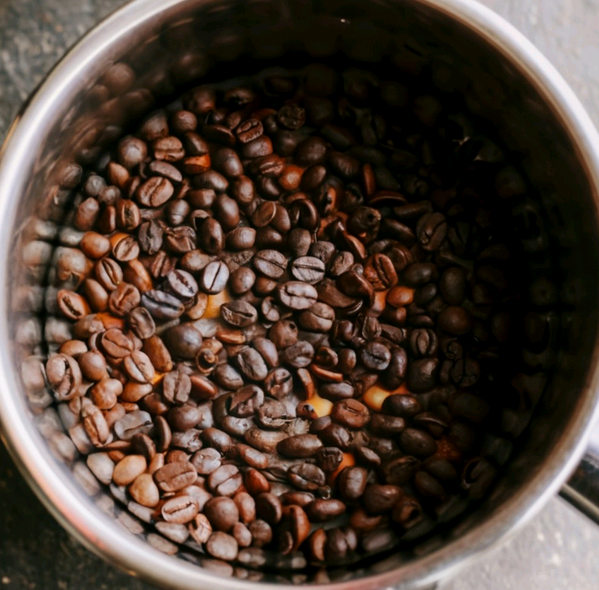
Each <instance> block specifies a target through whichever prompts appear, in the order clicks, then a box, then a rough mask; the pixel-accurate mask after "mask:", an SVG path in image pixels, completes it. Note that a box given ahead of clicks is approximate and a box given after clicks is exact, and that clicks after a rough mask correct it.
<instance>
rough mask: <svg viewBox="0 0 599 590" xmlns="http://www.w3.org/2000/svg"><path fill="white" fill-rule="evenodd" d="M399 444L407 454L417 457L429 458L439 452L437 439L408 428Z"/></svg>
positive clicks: (421, 431) (400, 438)
mask: <svg viewBox="0 0 599 590" xmlns="http://www.w3.org/2000/svg"><path fill="white" fill-rule="evenodd" d="M399 442H400V444H401V447H402V449H403V450H404V451H405V452H406V453H408V454H409V455H414V456H416V457H428V456H429V455H432V454H433V453H434V452H435V451H436V450H437V443H436V442H435V439H434V438H433V437H432V436H431V435H430V434H428V433H427V432H424V431H423V430H417V429H415V428H406V430H404V431H403V432H402V433H401V435H400V437H399Z"/></svg>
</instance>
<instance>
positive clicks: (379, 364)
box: [359, 342, 391, 371]
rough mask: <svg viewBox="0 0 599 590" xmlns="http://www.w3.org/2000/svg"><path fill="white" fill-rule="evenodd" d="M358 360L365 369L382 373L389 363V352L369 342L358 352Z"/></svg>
mask: <svg viewBox="0 0 599 590" xmlns="http://www.w3.org/2000/svg"><path fill="white" fill-rule="evenodd" d="M359 358H360V361H361V362H362V364H363V365H364V366H365V367H366V368H367V369H372V370H375V371H384V370H385V369H386V368H387V367H388V366H389V363H390V362H391V351H390V350H389V349H388V348H387V347H386V346H385V345H384V344H381V343H379V342H369V343H368V344H366V345H365V346H364V347H362V348H361V349H360V351H359Z"/></svg>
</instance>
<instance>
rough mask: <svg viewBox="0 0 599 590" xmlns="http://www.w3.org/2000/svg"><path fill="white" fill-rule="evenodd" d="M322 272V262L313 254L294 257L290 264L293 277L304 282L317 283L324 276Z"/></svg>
mask: <svg viewBox="0 0 599 590" xmlns="http://www.w3.org/2000/svg"><path fill="white" fill-rule="evenodd" d="M324 272H325V265H324V262H323V261H322V260H320V259H319V258H315V257H314V256H301V257H300V258H296V259H295V260H294V261H293V263H292V265H291V274H292V275H293V277H294V278H295V279H297V280H298V281H303V282H304V283H310V284H314V283H318V282H319V281H321V280H322V278H323V277H324Z"/></svg>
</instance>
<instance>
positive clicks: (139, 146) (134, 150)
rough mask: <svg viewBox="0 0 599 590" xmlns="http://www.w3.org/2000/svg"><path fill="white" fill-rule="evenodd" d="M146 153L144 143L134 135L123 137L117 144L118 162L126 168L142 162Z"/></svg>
mask: <svg viewBox="0 0 599 590" xmlns="http://www.w3.org/2000/svg"><path fill="white" fill-rule="evenodd" d="M147 153H148V149H147V146H146V144H145V143H144V142H143V141H142V140H141V139H137V138H136V137H132V136H130V135H129V136H127V137H124V138H123V139H122V140H121V141H120V142H119V144H118V147H117V157H118V159H119V162H120V163H121V164H122V165H123V166H124V167H125V168H127V169H130V168H133V167H134V166H137V164H140V163H141V162H143V161H144V160H145V158H146V155H147Z"/></svg>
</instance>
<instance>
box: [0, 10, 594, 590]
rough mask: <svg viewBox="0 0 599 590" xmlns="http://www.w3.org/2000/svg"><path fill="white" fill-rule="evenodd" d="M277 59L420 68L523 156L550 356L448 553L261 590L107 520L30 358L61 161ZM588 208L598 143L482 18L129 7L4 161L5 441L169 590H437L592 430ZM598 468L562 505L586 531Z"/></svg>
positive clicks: (57, 325)
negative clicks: (161, 105) (491, 482)
mask: <svg viewBox="0 0 599 590" xmlns="http://www.w3.org/2000/svg"><path fill="white" fill-rule="evenodd" d="M287 51H295V52H303V53H304V54H309V55H310V56H311V59H313V60H316V61H318V60H324V59H327V58H328V56H330V55H331V54H333V53H335V52H340V53H344V54H346V55H347V56H348V57H349V58H351V59H353V60H355V61H356V62H357V63H361V64H362V67H366V68H367V67H368V64H369V63H372V62H374V61H379V60H381V59H382V58H383V57H386V58H389V59H390V60H391V62H392V63H393V64H394V67H396V68H398V70H401V71H406V72H412V73H415V72H418V71H420V70H421V69H422V68H424V67H426V68H427V69H428V70H429V71H430V72H431V76H432V80H433V82H434V83H435V84H437V85H438V86H439V87H440V88H441V89H443V90H453V91H458V92H460V93H462V94H463V95H464V97H465V99H466V103H467V105H468V107H469V109H470V111H471V113H472V114H473V116H477V117H482V118H484V119H485V120H486V121H488V122H489V123H490V124H491V125H492V126H493V127H494V128H495V129H496V132H497V133H498V134H499V135H500V136H501V138H502V140H503V141H504V142H505V144H506V145H507V146H508V148H509V149H510V150H512V151H513V152H514V153H515V154H517V155H518V156H519V157H521V159H522V162H523V166H524V168H525V170H526V174H527V177H528V180H529V183H530V184H529V185H528V186H529V190H528V192H527V195H526V196H525V197H523V196H522V195H520V196H519V197H518V199H517V200H516V201H517V203H518V205H517V207H515V211H514V214H515V215H519V216H520V217H521V219H522V220H523V222H525V223H526V224H527V227H528V229H529V233H528V234H527V235H528V238H527V242H526V249H527V252H528V254H529V258H530V260H529V264H530V268H531V276H533V277H536V278H535V279H534V282H533V284H532V285H531V288H530V292H531V301H530V305H531V309H534V310H536V311H539V312H540V313H541V315H542V317H543V321H544V322H545V324H544V325H545V326H546V330H547V332H546V337H547V342H548V346H547V347H546V348H545V350H543V351H541V352H537V353H533V352H530V351H524V353H523V355H524V358H525V362H526V363H527V366H528V368H529V370H528V371H527V374H526V375H523V376H522V378H521V379H520V381H519V382H518V383H517V384H516V386H517V389H518V391H519V394H520V395H521V397H522V400H523V402H522V406H521V407H520V408H519V410H518V411H516V412H512V413H511V414H509V415H506V416H505V417H504V418H505V420H506V429H507V430H508V431H510V432H511V435H512V436H513V438H514V444H515V449H516V451H515V454H514V457H513V460H511V462H510V463H509V465H508V466H507V467H506V468H505V469H504V471H503V472H502V475H501V478H500V480H499V482H498V484H497V486H496V487H495V488H494V490H493V492H492V493H491V494H490V495H489V497H488V498H486V499H485V501H484V502H483V503H482V504H481V505H480V506H479V507H478V508H477V509H476V511H475V512H473V513H471V514H468V515H467V516H465V517H463V518H461V519H458V520H457V521H456V523H455V525H454V526H452V527H451V528H450V529H449V530H446V531H444V532H443V534H442V535H438V536H437V537H435V538H432V539H428V540H426V541H424V542H415V544H414V548H413V552H412V553H411V554H410V555H408V554H405V553H402V554H395V555H391V556H387V557H386V558H385V559H383V560H380V561H378V562H375V563H371V564H370V565H368V566H364V567H362V568H360V569H357V570H355V571H343V572H336V573H334V574H330V575H323V574H322V573H321V574H319V575H317V576H315V577H313V576H312V575H311V574H307V573H305V572H304V571H303V570H302V569H300V570H298V571H296V572H295V573H294V574H292V575H291V577H289V578H284V577H282V576H281V577H275V576H270V577H264V578H260V576H257V575H255V574H253V573H250V572H247V571H244V570H243V569H239V568H238V569H236V570H233V569H232V568H228V567H227V566H226V565H222V564H220V565H219V564H216V563H214V562H210V561H208V560H206V559H204V558H202V557H199V556H198V555H197V554H194V553H193V552H185V551H178V552H177V547H176V546H175V545H173V544H172V543H171V542H169V541H168V540H167V539H165V538H163V537H161V536H160V535H157V534H156V532H155V531H152V529H151V528H149V527H147V526H146V525H145V524H144V523H143V517H144V515H143V514H140V516H141V517H142V520H141V521H140V520H136V519H135V518H134V517H133V516H131V515H130V514H129V513H127V512H126V511H124V510H122V509H121V508H120V507H119V505H118V504H115V502H114V500H113V499H112V498H111V497H110V496H109V495H107V494H105V493H104V492H103V491H102V490H101V486H100V485H99V484H98V482H97V481H96V480H95V478H94V477H93V476H92V475H91V473H90V472H89V470H88V469H87V467H86V466H85V463H84V461H82V460H81V459H80V457H79V456H78V453H77V450H76V448H75V446H74V445H73V442H72V441H71V438H70V437H69V436H67V435H66V434H65V432H64V425H63V424H62V423H61V420H60V416H59V414H58V413H57V411H56V409H55V408H54V407H52V406H51V405H50V404H51V402H52V399H51V398H50V396H49V394H48V393H47V391H46V388H45V386H44V380H43V373H42V371H41V368H40V367H41V363H40V360H39V359H40V356H41V355H43V353H44V344H43V343H44V342H49V343H50V344H52V343H58V342H60V341H61V340H62V339H64V338H65V337H66V336H65V329H64V325H63V324H62V323H61V321H60V320H59V319H57V318H55V317H53V316H52V314H51V311H52V304H51V300H52V295H53V291H52V288H51V287H47V285H51V284H52V283H53V281H54V279H55V276H53V274H52V273H53V272H55V271H53V270H52V269H53V268H55V263H57V264H58V265H59V269H60V257H61V248H65V247H67V248H68V247H69V245H70V244H71V241H72V240H73V239H74V238H73V236H72V235H70V234H69V232H64V231H61V230H60V227H59V225H58V224H57V223H58V222H60V220H61V219H62V218H63V216H64V215H65V214H68V211H69V203H70V198H71V192H72V191H71V189H72V188H73V187H74V186H75V184H76V181H77V174H78V170H79V168H78V166H77V165H75V164H74V162H78V163H79V164H88V163H92V162H93V161H94V160H95V158H97V157H98V155H100V154H101V146H103V145H105V144H108V143H109V142H110V141H111V140H113V139H114V138H115V137H117V136H118V135H119V134H120V133H121V131H122V127H123V125H124V124H125V122H126V120H127V119H128V118H131V117H134V116H136V115H138V114H140V113H142V112H143V111H145V110H147V109H148V108H150V107H151V105H152V104H153V103H154V102H155V101H156V100H160V99H161V98H162V97H165V96H168V95H170V94H173V93H175V92H176V91H177V89H178V88H179V87H183V86H185V85H186V84H188V83H189V82H191V81H193V80H195V79H198V78H201V77H202V76H204V75H205V74H207V73H209V72H213V71H214V70H215V68H216V67H218V68H220V69H221V71H222V72H223V73H227V74H228V75H229V74H230V75H234V74H236V75H239V74H243V73H244V70H245V68H248V67H249V68H251V67H253V66H254V64H255V63H256V62H258V61H259V62H260V63H261V64H265V63H276V60H277V58H279V57H280V56H281V55H282V54H283V53H285V52H287ZM533 187H534V188H533ZM516 192H518V191H516ZM598 208H599V136H598V135H597V133H596V131H595V130H594V128H593V125H592V123H591V121H590V120H589V118H588V116H587V115H586V113H585V112H584V109H583V108H582V106H581V105H580V103H579V102H578V100H577V99H576V97H575V96H574V95H573V93H572V91H571V90H570V89H569V87H568V86H567V85H566V83H565V82H564V80H563V79H562V78H561V77H560V76H559V74H558V73H557V72H556V71H555V69H554V68H553V67H552V66H551V65H550V64H549V63H548V62H547V61H546V60H545V58H543V56H542V55H541V54H540V53H539V52H538V51H537V50H536V49H535V48H534V47H533V46H532V45H531V44H530V43H529V42H528V41H527V40H526V39H525V38H524V37H523V36H522V35H521V34H520V33H518V32H517V31H516V30H515V29H514V28H513V27H511V26H510V25H508V24H507V23H506V22H505V21H503V20H502V19H501V18H500V17H498V16H497V15H495V14H494V13H493V12H491V11H490V10H488V9H486V8H484V7H483V6H481V5H479V4H477V3H476V2H473V1H470V0H327V1H326V2H323V1H321V0H243V1H242V0H218V1H216V0H214V1H211V0H135V1H134V2H132V3H131V4H129V5H127V6H125V7H124V8H122V9H121V10H119V11H117V12H116V13H114V14H113V15H112V16H111V17H109V18H108V19H107V20H105V21H104V22H103V23H102V24H100V25H99V26H98V27H96V28H95V29H94V30H93V31H91V32H90V33H89V34H88V35H87V36H86V37H85V38H84V39H83V40H82V41H80V42H79V43H78V44H77V45H76V46H75V47H74V48H73V49H71V51H70V52H69V53H68V54H67V55H66V56H65V57H64V58H63V60H62V61H61V62H60V63H59V64H58V65H57V66H56V68H55V69H54V70H53V71H52V72H51V73H50V74H49V76H48V77H47V78H46V79H45V81H44V82H43V83H42V84H41V85H40V87H39V88H38V90H37V91H36V92H35V93H34V94H33V96H32V97H31V98H30V99H29V101H28V103H27V104H26V105H25V107H24V109H23V111H22V113H21V114H20V115H19V117H18V118H17V120H16V121H15V124H14V125H13V127H12V128H11V130H10V132H9V135H8V138H7V140H6V143H5V145H4V147H3V148H2V153H1V162H0V219H2V220H3V228H4V231H3V232H2V234H1V235H0V277H1V278H2V284H3V285H4V287H3V291H2V297H1V299H0V335H1V336H0V383H2V402H1V403H0V422H1V429H2V433H3V439H4V441H5V443H6V445H7V447H8V448H9V450H10V452H11V454H12V456H13V458H14V459H15V461H16V463H17V465H18V466H19V468H20V469H21V471H22V472H23V474H24V475H25V477H26V478H27V480H28V481H29V483H30V484H31V486H32V488H33V489H34V490H35V492H36V493H37V494H38V496H39V497H40V498H41V500H42V501H43V502H44V504H45V505H46V506H47V508H48V509H49V510H50V511H51V512H52V514H54V516H55V517H56V518H57V519H58V520H59V521H60V522H61V524H62V525H63V526H64V527H65V528H66V529H67V530H68V531H70V532H71V533H72V534H73V535H74V536H75V537H76V538H77V539H79V540H80V541H81V542H82V543H83V544H84V545H85V546H86V547H88V548H89V549H90V550H92V551H94V552H96V553H98V554H99V555H101V556H103V557H104V558H105V559H107V560H109V561H111V562H112V563H115V564H117V565H119V566H120V567H122V568H124V569H126V570H127V571H129V572H131V573H132V574H135V575H139V576H142V577H144V578H146V579H148V580H150V581H152V582H154V583H156V584H159V585H162V586H164V587H169V588H182V589H192V588H193V589H197V588H206V589H207V588H211V589H213V590H230V589H234V590H252V589H253V588H256V587H257V583H256V582H257V581H259V584H260V587H261V588H272V589H273V590H274V589H275V588H276V587H279V586H281V585H282V584H285V583H290V582H294V583H297V582H310V583H313V584H314V585H315V586H316V587H319V588H320V587H322V588H323V590H324V588H327V589H329V588H334V589H335V590H353V589H355V588H358V587H359V588H362V589H363V590H370V589H372V590H374V589H378V588H383V587H390V586H395V587H397V588H422V587H425V586H428V585H431V584H434V583H435V582H436V581H438V580H439V579H441V578H443V577H444V576H448V575H451V574H453V573H455V572H456V571H458V570H459V569H460V568H462V567H464V566H466V565H467V564H468V563H470V562H471V560H472V559H474V558H475V557H477V556H478V555H479V554H480V553H481V552H483V551H484V550H486V549H488V548H490V547H491V546H492V545H493V544H494V543H496V542H497V541H498V540H499V539H503V538H505V537H506V536H507V535H508V534H509V533H512V532H513V531H515V530H516V529H517V527H519V526H520V525H521V524H523V523H524V522H526V521H527V520H528V519H529V518H530V517H531V516H532V515H533V514H535V513H536V512H537V511H538V510H539V509H540V508H541V506H543V504H544V503H545V501H547V499H548V498H550V497H551V496H552V495H553V494H555V493H556V492H557V491H558V490H559V489H560V487H561V486H563V485H564V482H565V481H566V479H567V477H568V476H569V475H570V473H571V472H572V471H573V470H574V468H575V467H576V465H577V464H578V462H579V461H580V459H581V456H582V455H583V453H584V451H585V448H586V447H587V444H588V442H589V437H590V434H591V428H592V426H593V423H594V421H595V418H596V417H597V415H598V414H599V388H598V385H599V383H598V381H599V366H598V363H597V356H598V354H599V342H598V335H599V334H598V332H599V330H598V328H599V317H598V316H599V304H598V303H597V302H598V301H599V297H598V296H599V257H598V254H597V247H596V245H597V242H598V240H599V215H598ZM516 209H517V210H516ZM68 279H69V278H68V277H62V278H61V280H67V281H68ZM45 300H47V301H48V302H49V303H48V305H47V306H45V305H44V301H45ZM43 310H49V312H50V313H48V311H43ZM531 417H532V421H531V424H530V427H529V428H527V429H525V430H524V428H523V427H524V425H526V424H527V423H528V422H529V420H530V419H531ZM522 431H523V432H522ZM598 446H599V445H598ZM591 455H592V453H591ZM591 455H588V456H587V460H585V461H584V462H583V463H582V465H581V466H580V467H579V469H578V471H577V472H576V474H575V477H574V478H573V479H572V480H570V483H569V484H567V485H565V486H564V487H562V494H564V495H565V496H566V497H567V498H568V499H570V500H571V501H573V502H574V503H576V504H577V505H578V506H579V507H580V508H582V509H583V510H585V511H586V512H587V514H589V515H590V516H592V517H594V518H595V519H596V520H597V518H598V516H597V515H598V512H597V510H596V508H595V505H596V504H597V501H598V500H599V493H598V491H597V490H598V488H597V487H596V485H597V484H596V481H597V476H596V473H595V472H594V470H595V467H594V464H593V457H592V456H591ZM595 465H596V464H595ZM122 525H125V527H126V528H123V526H122ZM126 529H129V530H126ZM175 553H176V555H173V554H175ZM296 565H299V566H300V568H301V565H302V564H301V562H299V563H298V564H296ZM244 578H245V579H244ZM250 580H253V581H250Z"/></svg>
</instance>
